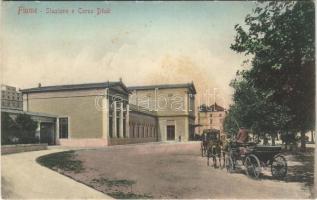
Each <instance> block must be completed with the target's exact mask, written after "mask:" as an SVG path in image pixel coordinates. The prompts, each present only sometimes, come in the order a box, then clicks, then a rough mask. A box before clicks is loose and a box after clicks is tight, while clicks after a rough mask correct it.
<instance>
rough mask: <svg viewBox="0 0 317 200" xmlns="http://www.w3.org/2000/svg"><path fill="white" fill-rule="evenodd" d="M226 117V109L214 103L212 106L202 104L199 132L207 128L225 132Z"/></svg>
mask: <svg viewBox="0 0 317 200" xmlns="http://www.w3.org/2000/svg"><path fill="white" fill-rule="evenodd" d="M225 117H226V109H225V108H223V107H221V106H219V105H218V104H217V103H214V104H213V105H211V106H206V105H201V106H199V109H198V124H199V125H200V126H199V127H198V133H199V134H202V133H203V131H204V130H205V129H217V130H219V131H220V134H223V133H224V131H223V121H224V119H225Z"/></svg>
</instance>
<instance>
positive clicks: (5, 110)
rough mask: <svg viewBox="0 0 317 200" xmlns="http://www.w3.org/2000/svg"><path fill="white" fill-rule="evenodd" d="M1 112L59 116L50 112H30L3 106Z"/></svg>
mask: <svg viewBox="0 0 317 200" xmlns="http://www.w3.org/2000/svg"><path fill="white" fill-rule="evenodd" d="M1 112H7V113H13V114H28V115H32V116H41V117H51V118H57V117H58V116H57V115H53V114H48V113H39V112H28V111H22V110H12V109H4V108H1Z"/></svg>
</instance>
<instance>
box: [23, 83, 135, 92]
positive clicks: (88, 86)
mask: <svg viewBox="0 0 317 200" xmlns="http://www.w3.org/2000/svg"><path fill="white" fill-rule="evenodd" d="M114 86H121V87H122V88H123V89H124V90H125V91H126V92H129V90H128V89H127V87H126V86H125V85H124V83H122V81H116V82H102V83H84V84H72V85H55V86H41V87H35V88H28V89H23V90H21V91H22V92H23V93H32V92H53V91H64V90H83V89H98V88H110V87H114Z"/></svg>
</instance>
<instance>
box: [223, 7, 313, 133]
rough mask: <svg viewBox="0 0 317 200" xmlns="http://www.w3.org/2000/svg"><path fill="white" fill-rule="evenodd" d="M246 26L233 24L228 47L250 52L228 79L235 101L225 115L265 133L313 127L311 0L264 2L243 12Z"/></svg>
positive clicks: (237, 50)
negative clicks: (247, 66)
mask: <svg viewBox="0 0 317 200" xmlns="http://www.w3.org/2000/svg"><path fill="white" fill-rule="evenodd" d="M245 24H246V27H247V30H245V29H244V28H243V27H242V26H241V25H236V26H235V29H236V31H237V35H236V38H235V42H234V43H233V44H232V45H231V49H232V50H234V51H236V52H238V53H244V54H245V55H251V56H252V61H251V68H250V69H249V70H244V71H243V72H242V73H240V74H238V76H240V77H238V78H239V80H234V81H233V83H232V87H233V88H234V89H235V94H234V102H235V105H234V109H233V108H232V111H229V115H232V116H234V115H235V117H236V119H237V120H238V121H240V123H241V124H243V126H246V127H251V128H254V129H256V130H257V131H258V132H268V133H270V134H276V132H277V131H280V132H287V131H292V132H293V134H294V133H296V132H299V131H301V132H302V133H303V132H306V131H308V130H312V129H314V128H315V6H314V2H311V1H293V2H291V1H280V2H279V1H273V2H264V3H262V4H260V5H258V7H257V8H256V9H255V10H254V12H253V13H252V14H251V15H247V16H246V18H245ZM236 112H238V113H239V115H238V116H237V114H234V113H236ZM240 112H244V113H243V114H240ZM232 116H229V117H228V118H230V117H232ZM227 121H230V120H227ZM250 121H251V122H250ZM227 126H229V125H227Z"/></svg>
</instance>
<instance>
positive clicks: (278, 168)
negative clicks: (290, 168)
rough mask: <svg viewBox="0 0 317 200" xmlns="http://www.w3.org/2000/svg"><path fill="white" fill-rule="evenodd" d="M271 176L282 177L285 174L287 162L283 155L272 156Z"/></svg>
mask: <svg viewBox="0 0 317 200" xmlns="http://www.w3.org/2000/svg"><path fill="white" fill-rule="evenodd" d="M271 172H272V176H273V177H275V178H284V177H285V176H286V174H287V162H286V159H285V157H284V156H282V155H277V156H275V157H274V158H273V161H272V165H271Z"/></svg>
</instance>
